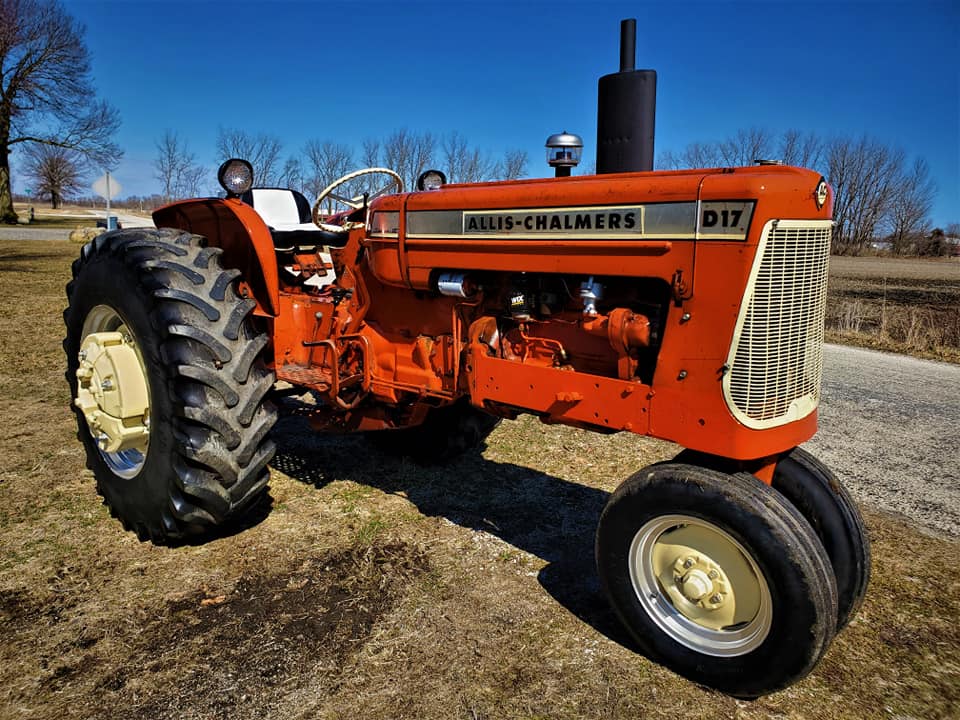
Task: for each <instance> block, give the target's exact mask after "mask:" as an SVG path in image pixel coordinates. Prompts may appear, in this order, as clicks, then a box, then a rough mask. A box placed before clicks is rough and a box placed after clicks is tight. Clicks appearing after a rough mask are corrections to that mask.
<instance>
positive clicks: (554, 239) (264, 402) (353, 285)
mask: <svg viewBox="0 0 960 720" xmlns="http://www.w3.org/2000/svg"><path fill="white" fill-rule="evenodd" d="M625 28H627V29H625V30H624V35H623V37H624V38H625V39H626V42H625V43H624V46H625V47H626V50H625V51H624V48H623V47H622V48H621V50H622V55H626V56H630V57H628V59H627V61H624V60H623V57H622V58H621V72H619V73H615V74H613V75H608V76H606V77H604V78H601V81H600V113H599V117H598V125H599V132H598V158H597V169H598V171H599V172H598V174H597V175H593V176H574V177H556V178H549V179H535V180H519V181H509V182H491V183H478V184H460V185H457V184H444V178H443V176H442V174H441V173H439V172H428V173H424V176H421V180H420V181H419V182H418V188H417V189H416V190H415V191H412V192H407V191H404V188H403V183H402V181H401V179H400V177H399V176H398V175H396V174H395V173H394V172H392V171H390V170H386V169H379V168H371V169H367V170H361V171H358V172H355V173H351V174H350V175H347V176H346V177H344V178H341V179H340V180H339V181H337V182H335V183H333V184H332V185H331V186H330V187H328V188H326V189H325V190H324V191H323V192H321V193H320V196H319V197H318V198H317V199H316V202H315V203H314V204H313V207H312V213H311V208H310V206H309V205H308V204H307V202H306V201H305V200H304V199H303V197H302V196H301V195H299V194H298V193H295V192H293V191H289V190H278V189H259V188H253V187H252V185H253V177H252V171H251V168H250V165H249V164H248V163H247V162H245V161H243V160H229V161H227V162H225V163H224V165H223V166H222V167H221V171H220V180H221V183H222V185H223V187H224V189H225V191H226V198H223V199H216V198H214V199H197V200H187V201H184V202H177V203H174V204H172V205H168V206H166V207H163V208H160V209H159V210H157V211H156V212H155V213H154V220H155V223H156V225H157V228H159V229H157V230H119V231H115V232H109V233H106V234H103V235H101V236H99V237H98V238H97V239H95V240H94V241H92V242H91V243H89V244H88V245H86V246H85V247H84V248H83V250H82V254H81V257H80V258H79V259H78V260H77V261H76V262H75V263H74V267H73V280H72V282H70V284H69V285H68V288H67V294H68V297H69V307H68V309H67V311H66V313H65V319H66V325H67V338H66V342H65V348H66V352H67V358H68V378H69V379H70V382H71V385H72V390H73V397H74V398H75V401H74V405H75V407H76V411H77V417H78V422H79V426H80V433H79V436H80V438H81V439H82V441H83V443H84V444H85V446H86V450H87V456H88V460H89V464H90V467H91V468H92V470H93V472H94V475H95V476H96V480H97V485H98V489H99V492H100V493H101V494H102V495H103V497H104V499H105V501H106V503H107V504H108V505H109V507H110V508H111V510H112V511H113V512H114V514H115V515H117V516H118V517H119V518H120V519H121V520H122V522H123V524H124V525H125V526H126V527H127V528H129V529H132V530H134V531H135V532H136V533H137V534H138V535H139V536H140V537H141V538H144V539H146V538H149V539H150V540H153V541H155V542H169V541H175V540H178V539H181V538H186V537H188V536H189V537H194V536H197V535H202V534H204V533H208V532H210V531H211V530H212V529H214V528H216V527H217V526H220V525H221V524H223V523H225V522H227V521H230V520H231V519H234V518H236V517H237V516H238V515H240V514H242V513H243V512H244V511H245V510H247V509H248V508H250V507H251V506H252V505H253V504H254V503H255V502H256V501H257V500H258V499H260V498H262V497H263V496H264V494H265V493H266V486H267V481H268V477H269V470H268V467H267V465H268V463H269V462H270V460H271V457H272V455H273V452H274V444H273V442H272V441H271V439H270V430H271V427H272V426H273V424H274V421H275V419H276V411H275V409H274V406H273V405H272V404H271V403H270V401H269V397H270V395H271V391H272V390H273V388H274V384H275V381H285V382H286V383H289V384H290V385H291V386H293V388H295V389H296V391H298V392H302V393H304V394H306V393H309V394H311V395H312V397H313V398H314V400H315V402H313V403H312V404H309V405H307V406H306V407H309V408H310V420H311V422H312V424H313V425H314V426H315V428H316V429H317V430H318V431H321V432H336V433H344V432H365V433H370V434H371V435H373V436H374V438H376V437H379V438H380V439H382V440H383V441H384V442H383V445H385V446H392V447H394V448H397V449H399V450H400V451H402V452H406V453H408V454H411V455H413V456H414V457H415V458H417V459H420V460H433V461H439V460H446V459H449V458H452V457H453V456H454V455H455V454H456V453H458V452H460V451H463V450H467V449H470V448H474V447H476V446H477V445H479V444H480V443H481V442H482V441H483V440H484V438H485V437H486V436H487V435H488V434H489V433H490V431H491V430H493V428H494V426H495V425H496V424H497V422H498V421H499V420H500V419H501V418H508V419H510V418H515V417H517V416H518V415H519V414H521V413H528V414H532V415H535V416H536V417H538V418H540V419H541V420H542V421H543V422H545V423H551V424H552V423H559V424H565V425H572V426H575V427H578V428H583V429H585V430H593V431H597V432H602V433H614V432H623V431H626V432H632V433H638V434H641V435H650V436H653V437H657V438H664V439H666V440H670V441H673V442H675V443H678V444H679V445H681V446H683V447H684V448H686V450H684V451H683V452H681V453H680V455H679V456H677V457H676V458H675V459H674V460H672V461H670V462H665V463H658V464H655V465H652V466H650V467H647V468H644V469H642V470H640V471H639V472H637V473H636V474H635V475H633V476H632V477H630V478H629V479H627V480H626V481H625V482H624V483H623V484H622V485H621V486H620V487H619V489H618V490H617V491H616V492H615V493H614V494H613V495H612V497H611V498H610V500H609V503H608V505H607V506H606V508H605V509H604V511H603V513H602V516H601V518H600V522H599V527H598V529H597V535H596V548H595V552H596V561H597V567H598V571H599V575H600V579H601V583H602V586H603V588H604V591H605V593H606V595H607V596H608V598H609V601H610V603H611V604H612V606H613V608H614V610H615V611H616V614H617V615H618V616H619V618H620V619H621V620H622V621H623V624H624V625H625V626H626V628H627V629H628V630H629V632H630V634H631V636H632V638H633V639H634V640H635V642H636V644H637V645H638V646H639V648H640V649H641V650H642V651H643V652H644V653H645V654H647V655H648V656H649V657H650V658H652V659H655V660H656V661H658V662H661V663H663V664H664V665H666V666H668V667H670V668H673V669H674V670H676V671H677V672H679V673H681V674H683V675H685V676H687V677H689V678H691V679H693V680H696V681H699V682H702V683H704V684H706V685H710V686H712V687H715V688H718V689H721V690H723V691H725V692H727V693H730V694H733V695H738V696H743V697H751V696H757V695H761V694H764V693H767V692H771V691H773V690H776V689H779V688H783V687H785V686H787V685H788V684H790V683H792V682H794V681H796V680H797V679H799V678H801V677H803V676H804V675H806V674H807V673H808V672H809V671H810V670H811V669H812V668H813V667H814V665H815V664H816V663H817V661H818V660H819V659H820V657H821V656H822V655H823V654H824V652H825V651H826V649H827V647H828V646H829V644H830V642H831V640H832V638H833V636H834V634H835V633H836V632H837V630H838V629H839V628H842V627H843V626H844V625H845V624H846V623H847V622H848V621H849V620H850V618H851V617H852V616H853V614H854V613H855V612H856V611H857V609H858V607H859V606H860V604H861V602H862V600H863V597H864V594H865V591H866V586H867V579H868V575H869V549H868V541H867V537H866V534H865V531H864V528H863V524H862V520H861V518H860V515H859V513H858V511H857V509H856V508H855V506H854V505H853V503H852V501H851V499H850V497H849V495H848V494H847V493H846V491H845V490H844V489H843V487H842V486H841V484H840V483H839V482H838V481H837V479H836V478H835V477H834V475H833V474H832V473H831V472H830V471H829V470H828V469H827V468H826V467H825V466H824V465H822V464H821V463H820V462H818V461H817V460H816V459H815V458H814V457H812V456H811V455H810V454H809V453H807V452H806V451H804V450H802V449H800V448H799V447H798V446H799V445H800V444H801V443H803V442H804V441H806V440H808V439H809V438H810V437H811V436H812V435H813V434H814V432H815V431H816V427H817V404H818V400H819V397H820V384H821V365H822V342H823V322H824V303H825V296H826V284H827V261H828V256H829V251H830V237H831V227H832V223H831V210H832V196H831V191H830V189H829V187H828V186H827V184H826V182H825V181H824V179H823V178H822V177H821V176H820V175H819V174H817V173H814V172H812V171H809V170H803V169H798V168H795V167H786V166H780V165H759V166H753V167H737V168H721V169H707V170H689V171H676V172H651V171H650V168H651V167H652V162H651V158H652V149H653V144H652V131H653V109H652V107H651V106H652V104H653V102H652V94H651V92H650V89H651V86H652V85H653V83H654V82H655V76H654V75H653V71H645V70H633V69H632V53H633V49H632V37H629V36H630V35H631V33H630V31H629V24H627V25H626V26H625ZM637 97H641V98H643V97H645V98H646V100H645V101H644V102H641V103H638V102H637V101H636V98H637ZM611 108H612V109H611ZM638 128H639V129H638ZM371 178H372V179H373V180H374V181H375V182H374V183H373V184H372V187H374V188H376V187H377V186H380V185H384V183H385V187H380V188H379V190H375V191H373V192H367V193H363V192H361V191H358V190H357V187H358V185H359V184H360V183H361V182H362V181H364V180H370V179H371ZM345 188H346V189H345ZM333 200H335V201H338V202H340V203H343V209H342V210H341V211H340V212H337V213H335V214H333V215H328V214H325V212H324V209H325V208H327V207H328V205H327V203H329V202H331V201H333ZM288 392H289V388H288ZM585 551H586V549H585Z"/></svg>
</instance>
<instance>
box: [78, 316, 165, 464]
mask: <svg viewBox="0 0 960 720" xmlns="http://www.w3.org/2000/svg"><path fill="white" fill-rule="evenodd" d="M79 360H80V365H79V367H78V368H77V397H76V399H75V400H74V405H76V406H77V407H78V408H79V409H80V411H81V412H82V413H83V416H84V418H86V421H87V425H88V426H89V428H90V433H91V435H93V437H94V438H95V439H96V441H97V446H98V447H99V448H100V450H101V452H104V453H122V452H125V451H128V450H136V451H138V452H140V453H146V451H147V441H148V440H149V437H150V430H149V423H150V394H149V391H148V388H147V378H146V373H145V372H144V370H143V365H142V364H141V362H140V358H139V357H138V356H137V351H136V350H135V348H134V346H133V341H132V339H131V338H130V336H129V335H127V334H125V333H121V332H95V333H91V334H89V335H87V336H86V337H85V338H84V339H83V344H82V346H81V348H80V353H79Z"/></svg>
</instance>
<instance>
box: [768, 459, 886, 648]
mask: <svg viewBox="0 0 960 720" xmlns="http://www.w3.org/2000/svg"><path fill="white" fill-rule="evenodd" d="M773 488H774V489H775V490H777V491H778V492H780V493H781V494H782V495H784V496H785V497H786V498H787V500H789V501H790V502H791V503H792V504H793V505H794V507H796V508H797V509H798V510H800V512H801V513H802V514H803V516H804V517H805V518H806V519H807V521H808V522H809V523H810V525H811V526H812V527H813V529H814V532H816V533H817V536H818V537H819V538H820V541H821V542H822V543H823V546H824V548H825V549H826V551H827V555H828V556H829V557H830V563H831V564H832V566H833V573H834V577H835V578H836V580H837V598H838V610H837V629H838V630H839V629H841V628H843V627H845V626H846V625H847V623H848V622H850V620H851V619H852V618H853V617H854V616H855V615H856V614H857V611H858V610H859V609H860V606H861V605H862V604H863V601H864V598H865V597H866V593H867V586H868V584H869V582H870V539H869V537H868V536H867V531H866V528H865V527H864V524H863V518H862V517H861V516H860V511H859V510H858V509H857V506H856V504H855V503H854V501H853V498H851V497H850V494H849V493H848V492H847V490H846V488H844V487H843V485H842V484H841V483H840V481H839V480H838V479H837V478H836V476H834V474H833V473H832V472H830V470H829V469H828V468H826V467H825V466H824V465H823V464H822V463H821V462H820V461H819V460H817V459H816V458H815V457H814V456H813V455H811V454H810V453H808V452H807V451H805V450H803V449H802V448H796V449H794V450H793V451H792V452H791V453H790V454H789V455H787V456H786V457H785V458H783V459H782V460H781V461H780V462H779V463H777V467H776V470H775V471H774V474H773Z"/></svg>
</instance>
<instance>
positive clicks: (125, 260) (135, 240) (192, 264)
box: [64, 229, 276, 543]
mask: <svg viewBox="0 0 960 720" xmlns="http://www.w3.org/2000/svg"><path fill="white" fill-rule="evenodd" d="M205 245H206V243H205V241H204V240H203V239H202V238H200V237H198V236H194V235H190V234H188V233H184V232H181V231H179V230H170V229H166V230H121V231H116V232H111V233H106V234H104V235H101V236H99V237H98V238H96V239H95V240H94V241H93V242H91V243H89V244H87V245H86V246H85V247H84V248H83V250H82V253H81V257H80V258H79V259H78V260H76V261H75V262H74V264H73V280H72V281H71V282H70V283H69V284H68V285H67V299H68V307H67V309H66V311H65V312H64V321H65V323H66V327H67V335H66V339H65V341H64V349H65V351H66V354H67V380H68V382H69V383H70V389H71V393H72V397H74V398H78V392H79V397H81V398H83V399H84V401H82V402H80V403H79V404H80V405H84V407H83V408H81V407H75V408H74V409H75V410H76V413H77V423H78V428H79V433H78V436H79V438H80V440H81V441H82V442H83V444H84V446H85V448H86V452H87V464H88V466H89V467H90V468H91V470H92V471H93V473H94V476H95V477H96V481H97V489H98V491H99V492H100V494H101V495H102V496H103V498H104V501H105V503H106V504H107V505H108V506H109V507H110V509H111V511H112V512H113V513H114V514H115V515H116V516H117V517H119V518H120V520H121V521H122V522H123V524H124V527H126V528H127V529H130V530H133V531H135V532H136V533H137V535H138V536H139V537H140V538H141V539H150V540H152V541H154V542H157V543H162V542H169V541H175V540H180V539H184V538H188V537H196V536H199V535H204V534H208V533H210V532H211V531H212V530H213V529H214V528H217V527H219V526H222V525H224V524H225V523H227V522H228V521H230V520H233V519H236V518H237V517H239V516H240V515H242V514H243V513H244V511H246V510H248V509H250V508H251V507H252V506H254V505H255V504H256V503H257V501H258V499H260V498H261V497H263V496H264V495H265V493H266V485H267V481H268V479H269V469H268V468H267V463H268V462H269V461H270V460H271V458H272V457H273V454H274V450H275V448H274V444H273V442H272V441H271V440H270V439H269V438H268V433H269V431H270V429H271V428H272V426H273V424H274V422H275V421H276V412H275V410H274V409H273V407H272V406H271V405H270V403H269V402H268V401H267V400H266V395H267V393H268V391H269V390H270V389H271V387H272V385H273V380H274V376H273V373H271V372H268V371H267V370H266V369H265V368H264V367H263V365H262V363H261V361H260V355H261V353H262V350H263V349H264V347H265V346H266V344H267V341H268V338H267V336H266V335H265V334H263V333H261V332H258V331H257V330H256V329H255V327H254V324H253V318H252V317H251V312H252V311H253V308H254V306H255V303H254V301H253V300H250V299H247V298H242V297H240V295H238V293H237V291H236V287H235V283H236V280H237V278H238V277H239V275H240V273H239V272H238V271H236V270H229V269H224V268H223V267H222V266H221V264H220V254H221V251H220V250H219V249H218V248H210V247H206V246H205ZM109 347H114V348H115V349H113V350H112V351H111V352H113V353H114V354H113V355H112V356H108V352H107V351H106V350H104V349H103V348H109ZM116 348H119V349H116ZM131 350H132V351H133V353H135V356H136V361H131V360H130V358H132V357H133V355H132V354H131V352H130V351H131ZM91 353H92V354H94V355H96V356H97V357H94V358H91V357H89V355H91ZM78 369H79V370H80V375H81V376H82V379H81V380H80V381H79V382H78ZM91 377H92V378H93V379H94V381H95V382H93V384H91ZM144 385H145V388H146V394H147V396H148V397H147V403H148V409H147V410H146V412H144V413H143V416H142V418H141V417H125V418H122V420H121V421H119V422H118V421H117V419H116V418H115V417H114V418H110V417H107V416H109V414H110V413H111V412H112V413H114V414H116V413H117V410H116V407H118V406H120V407H121V409H123V408H126V412H127V414H128V415H129V414H130V411H129V408H130V407H131V404H130V402H129V401H122V402H121V401H119V400H117V398H118V397H119V398H123V397H124V396H125V395H126V396H127V397H128V398H129V397H132V396H136V395H138V391H139V390H141V389H142V388H143V387H144ZM111 392H116V393H117V395H111V394H110V393H111ZM140 394H142V393H140ZM111 398H112V400H111ZM76 405H78V403H77V402H75V406H76ZM134 407H135V406H134ZM104 419H106V420H108V421H109V420H112V421H113V425H109V422H104ZM118 426H129V427H127V430H126V431H129V429H130V427H132V428H133V429H134V434H135V433H136V432H140V433H141V434H142V435H143V437H142V438H141V439H139V440H137V441H135V442H132V443H131V442H129V441H128V442H125V443H124V445H123V446H120V445H118V442H119V441H118V440H117V438H116V437H115V435H116V434H117V433H116V430H115V428H116V427H118ZM105 427H111V428H114V430H113V431H110V430H105V429H104V428H105ZM118 448H119V449H118Z"/></svg>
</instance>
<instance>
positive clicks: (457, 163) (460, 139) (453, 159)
mask: <svg viewBox="0 0 960 720" xmlns="http://www.w3.org/2000/svg"><path fill="white" fill-rule="evenodd" d="M440 150H441V153H442V154H443V160H444V162H445V163H446V166H447V179H448V180H449V181H450V182H454V183H460V182H462V183H471V182H482V181H484V180H490V179H492V178H493V177H494V176H495V175H497V174H498V171H499V165H498V163H496V162H494V161H493V160H491V159H490V158H489V157H488V156H486V155H484V154H483V153H481V152H480V150H478V149H477V148H471V147H470V144H469V143H468V142H467V139H466V138H465V137H464V136H463V135H461V134H460V133H458V132H457V131H453V132H452V133H450V134H449V135H447V136H445V137H444V138H443V140H442V141H441V143H440Z"/></svg>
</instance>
